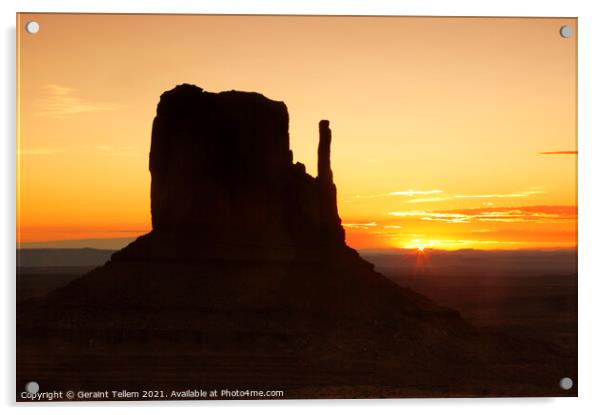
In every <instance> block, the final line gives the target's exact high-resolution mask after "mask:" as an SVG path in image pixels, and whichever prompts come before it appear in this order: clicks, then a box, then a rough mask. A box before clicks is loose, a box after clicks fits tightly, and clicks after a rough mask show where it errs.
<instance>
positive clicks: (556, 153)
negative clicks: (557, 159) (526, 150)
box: [538, 150, 577, 155]
mask: <svg viewBox="0 0 602 415" xmlns="http://www.w3.org/2000/svg"><path fill="white" fill-rule="evenodd" d="M538 154H543V155H559V154H572V155H574V154H577V152H576V151H572V150H563V151H542V152H541V153H538Z"/></svg>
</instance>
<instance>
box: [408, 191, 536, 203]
mask: <svg viewBox="0 0 602 415" xmlns="http://www.w3.org/2000/svg"><path fill="white" fill-rule="evenodd" d="M541 193H544V191H543V190H525V191H523V192H516V193H501V194H495V193H492V194H482V195H450V196H441V197H427V198H417V199H410V200H407V201H406V202H405V203H429V202H442V201H445V200H453V199H511V198H517V197H528V196H531V195H537V194H541Z"/></svg>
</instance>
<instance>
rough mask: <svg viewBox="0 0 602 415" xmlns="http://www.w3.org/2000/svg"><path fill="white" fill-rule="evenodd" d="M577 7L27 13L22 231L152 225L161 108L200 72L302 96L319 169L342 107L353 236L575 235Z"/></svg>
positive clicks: (310, 151) (114, 234) (430, 240)
mask: <svg viewBox="0 0 602 415" xmlns="http://www.w3.org/2000/svg"><path fill="white" fill-rule="evenodd" d="M29 20H36V21H38V22H39V23H40V31H39V33H38V34H36V35H30V34H28V33H26V32H25V30H24V26H25V23H26V22H27V21H29ZM565 24H568V25H571V26H573V29H574V32H575V34H576V32H577V27H576V26H577V20H576V19H525V18H522V19H518V18H485V19H479V18H422V17H421V18H394V17H382V18H376V17H297V16H288V17H284V16H280V17H269V16H228V17H223V16H185V15H163V16H160V15H78V14H68V15H65V14H21V15H19V16H18V21H17V37H18V40H17V41H18V60H17V62H18V100H19V102H18V105H19V106H18V117H19V118H18V140H19V141H18V153H19V154H18V169H19V171H18V180H19V183H18V193H19V194H18V197H17V201H18V230H17V235H18V241H19V242H34V241H36V242H40V241H52V240H66V239H90V238H122V237H131V236H136V235H140V234H142V233H144V232H146V231H148V230H149V229H150V201H149V191H150V174H149V172H148V151H149V145H150V133H151V124H152V119H153V117H154V114H155V109H156V105H157V102H158V99H159V96H160V94H161V93H162V92H163V91H165V90H168V89H171V88H173V87H174V86H175V85H177V84H180V83H184V82H187V83H194V84H196V85H198V86H200V87H202V88H204V89H206V90H209V91H214V92H217V91H221V90H230V89H237V90H244V91H258V92H261V93H263V94H264V95H266V96H267V97H269V98H271V99H275V100H281V101H284V102H286V104H287V106H288V109H289V114H290V135H291V147H292V149H293V152H294V155H295V161H301V162H303V163H305V165H306V166H307V170H308V172H309V173H310V174H315V171H316V159H317V154H316V152H317V142H318V127H317V125H318V121H319V120H320V119H324V118H326V119H329V120H330V121H331V128H332V131H333V148H332V166H333V170H334V176H335V182H336V183H337V187H338V199H339V211H340V214H341V217H342V219H343V222H344V224H345V227H346V231H347V240H348V242H349V243H350V244H351V245H352V246H353V247H356V248H384V247H416V246H419V245H422V246H425V247H433V248H442V249H457V248H481V249H520V248H540V247H549V248H551V247H574V246H576V244H577V235H576V232H577V224H576V221H577V211H576V209H577V207H576V200H577V199H576V191H577V188H576V183H577V177H576V175H577V169H576V166H577V165H576V163H577V156H576V151H577V136H576V105H577V104H576V86H577V85H576V69H577V68H576V54H577V46H576V44H577V43H576V35H575V36H573V37H572V38H569V39H564V38H561V37H560V36H559V28H560V26H562V25H565Z"/></svg>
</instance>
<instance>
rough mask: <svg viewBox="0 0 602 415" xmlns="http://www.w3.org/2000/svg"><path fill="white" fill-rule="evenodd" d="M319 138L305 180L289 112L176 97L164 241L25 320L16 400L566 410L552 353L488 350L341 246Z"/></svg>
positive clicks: (130, 251) (162, 212)
mask: <svg viewBox="0 0 602 415" xmlns="http://www.w3.org/2000/svg"><path fill="white" fill-rule="evenodd" d="M318 132H319V143H318V175H317V177H315V178H314V177H312V176H310V175H308V174H307V173H306V172H305V167H304V165H303V164H301V163H293V154H292V151H291V150H290V146H289V135H288V112H287V108H286V106H285V104H284V103H282V102H277V101H272V100H270V99H268V98H266V97H264V96H263V95H260V94H257V93H248V92H238V91H228V92H221V93H210V92H206V91H203V90H202V89H201V88H199V87H196V86H193V85H188V84H184V85H179V86H177V87H176V88H174V89H172V90H171V91H168V92H165V93H164V94H163V95H162V96H161V100H160V102H159V105H158V108H157V115H156V117H155V120H154V122H153V129H152V141H151V150H150V172H151V176H152V185H151V212H152V225H153V230H152V231H151V232H150V233H148V234H147V235H144V236H141V237H139V238H138V239H137V240H135V241H134V242H132V243H131V244H130V245H128V246H127V247H125V248H124V249H122V250H120V251H118V252H116V253H114V254H113V256H112V258H111V260H110V261H108V262H107V263H106V264H105V265H103V266H102V267H99V268H97V269H95V270H93V271H91V272H89V273H88V274H86V275H84V276H83V277H81V278H79V279H77V280H75V281H73V282H72V283H70V284H68V285H67V286H65V287H63V288H60V289H57V290H55V291H54V292H52V293H50V294H48V295H46V296H45V297H42V298H38V299H33V300H29V301H26V302H24V303H21V304H19V305H18V307H17V334H18V337H17V342H18V346H17V387H18V388H19V385H21V383H23V384H24V383H25V382H27V381H29V380H31V379H35V380H36V381H38V383H40V384H41V385H42V387H43V388H46V389H50V388H60V389H63V390H67V389H78V388H79V389H86V388H87V389H90V390H91V389H105V388H107V387H114V388H133V389H134V390H135V389H136V388H139V389H140V388H153V389H157V388H168V389H179V388H181V389H187V388H195V387H196V388H200V387H205V388H208V389H212V388H218V387H220V386H221V387H229V388H235V387H238V388H240V389H249V388H251V389H252V388H257V389H262V388H269V389H282V390H285V391H286V395H285V397H288V398H293V397H314V398H316V397H403V396H478V395H486V396H487V395H502V396H508V395H513V396H527V395H539V396H541V395H548V396H556V395H558V394H559V393H561V392H560V391H559V390H558V387H557V384H558V379H560V378H561V377H564V376H567V374H568V372H567V370H566V369H567V367H573V366H571V365H569V364H568V363H566V359H565V360H563V359H559V358H558V356H557V354H555V353H551V352H550V351H549V349H548V348H547V346H546V345H541V344H537V343H533V342H526V341H524V340H519V339H514V338H505V337H501V336H492V335H487V334H483V333H478V332H477V331H475V330H474V329H473V328H472V327H470V326H469V325H468V324H466V323H465V322H464V320H463V319H462V318H461V317H460V316H459V314H458V313H457V312H455V311H453V310H450V309H447V308H443V307H440V306H438V305H436V304H434V303H433V302H432V301H430V300H428V299H427V298H425V297H423V296H421V295H419V294H417V293H415V292H413V291H411V290H408V289H405V288H402V287H399V286H397V285H395V284H394V283H392V282H391V281H389V280H388V279H387V278H385V277H384V276H383V275H381V274H379V273H377V272H375V271H374V270H373V267H372V265H371V264H370V263H368V262H366V261H365V260H363V259H362V258H361V257H360V256H359V255H358V254H357V252H356V251H354V250H353V249H351V248H350V247H348V246H347V245H346V244H345V235H344V230H343V228H342V226H341V219H340V217H339V214H338V211H337V203H336V186H335V184H334V182H333V173H332V170H331V167H330V144H331V130H330V127H329V122H328V121H325V120H323V121H320V123H319V128H318ZM571 364H572V363H571ZM572 392H574V391H572ZM572 392H567V393H572Z"/></svg>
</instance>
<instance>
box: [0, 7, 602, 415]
mask: <svg viewBox="0 0 602 415" xmlns="http://www.w3.org/2000/svg"><path fill="white" fill-rule="evenodd" d="M598 3H600V2H598V1H595V0H589V1H588V0H565V1H556V0H551V1H527V0H503V1H497V0H496V1H478V0H474V1H468V0H456V1H453V0H420V1H419V0H413V1H412V0H407V1H402V0H364V1H360V0H304V1H303V0H289V1H284V0H280V1H278V0H272V1H268V0H263V1H251V0H249V1H243V0H230V1H226V0H222V1H203V0H197V1H194V2H191V1H185V0H169V1H156V2H153V1H149V0H145V1H142V0H138V1H137V0H103V1H87V2H86V1H81V0H80V1H75V0H71V1H65V0H55V1H52V2H47V1H41V0H38V1H26V0H24V1H10V0H3V1H2V2H0V7H1V8H2V14H1V19H2V29H3V35H4V36H3V42H2V49H3V52H2V55H1V56H2V61H3V64H2V65H1V71H2V77H1V81H2V83H3V85H2V86H3V87H2V89H1V91H3V94H4V96H3V97H2V99H0V106H1V107H2V111H0V114H1V116H2V122H1V123H0V125H2V126H3V128H4V129H5V130H4V131H5V135H4V137H3V138H4V139H3V140H2V145H3V148H2V150H3V151H2V163H1V164H2V166H1V175H2V181H1V183H2V191H3V198H2V200H3V202H2V203H1V204H0V210H1V212H2V214H1V215H0V220H1V221H0V224H1V226H2V228H1V230H2V238H1V242H0V243H1V249H0V255H1V257H0V263H1V264H2V265H3V270H4V272H3V274H2V276H1V277H0V280H1V281H2V290H1V293H2V296H3V300H4V301H0V303H1V304H2V305H1V306H0V309H1V310H2V320H1V322H0V324H1V327H2V341H1V342H0V348H1V351H2V353H1V355H0V356H1V357H0V358H1V359H2V360H1V361H0V368H2V372H3V373H2V374H1V375H0V403H1V404H2V405H3V406H8V408H6V409H8V412H11V413H12V411H16V410H19V412H20V413H29V412H32V413H33V412H34V411H40V410H41V409H42V410H44V411H45V412H48V413H56V414H64V413H81V412H82V410H85V411H86V412H91V413H98V414H103V415H104V414H106V406H107V404H102V405H100V404H94V403H91V404H70V405H65V404H54V405H44V407H43V408H40V407H39V406H38V407H31V405H20V406H21V408H18V407H16V406H15V404H13V401H14V292H15V285H14V269H15V13H16V12H17V11H22V12H42V11H47V12H104V13H111V12H112V13H132V12H136V13H141V12H143V13H224V14H345V15H423V16H424V15H435V16H550V17H578V18H579V276H580V281H579V323H580V331H579V395H580V397H579V398H562V399H472V400H471V399H439V400H433V399H427V400H416V399H414V400H375V401H358V400H352V401H310V400H307V401H262V402H242V401H232V402H177V403H173V402H171V403H170V402H168V403H163V402H155V403H151V404H144V403H142V404H132V403H129V404H124V403H111V404H109V405H108V406H110V408H111V409H110V410H111V412H115V413H130V412H132V410H136V407H140V406H142V405H144V408H137V410H138V411H140V412H142V411H144V413H151V414H154V413H164V412H165V411H166V407H170V406H177V410H178V411H187V412H188V411H195V412H198V411H208V410H211V411H226V412H233V411H234V410H244V411H245V412H247V411H248V412H250V413H251V414H253V413H261V414H264V413H266V412H278V413H280V412H283V411H286V412H287V413H288V412H290V413H305V412H307V411H315V410H329V411H332V410H335V409H341V410H344V411H345V412H348V413H364V412H366V411H367V410H369V411H377V412H389V411H390V412H393V411H394V412H395V413H400V411H416V410H419V411H424V412H426V413H440V412H443V411H444V412H446V413H448V414H456V413H457V414H463V415H466V414H472V413H479V414H480V413H482V412H485V411H486V412H488V413H491V414H497V413H500V414H501V413H503V414H506V413H508V412H515V411H518V412H527V411H530V412H531V411H537V412H540V411H542V412H543V411H545V413H546V414H563V415H566V414H567V413H569V412H571V413H574V412H575V411H577V412H583V413H589V412H596V411H599V410H600V408H601V407H602V398H600V397H599V396H600V395H601V393H600V391H599V389H600V388H601V387H602V382H600V381H599V380H598V379H600V372H599V371H600V370H602V364H601V358H600V353H602V352H601V351H602V344H601V335H600V330H599V327H600V322H599V321H598V317H599V316H602V310H601V306H600V305H601V304H602V301H601V297H602V284H601V283H600V281H601V278H602V272H601V271H602V270H601V267H600V263H599V258H600V257H601V255H600V253H599V252H600V250H601V249H602V247H601V245H602V243H601V242H600V234H601V232H600V231H601V226H600V215H599V213H600V212H602V209H601V208H600V207H601V206H600V205H601V203H600V202H601V197H600V192H601V191H600V190H599V189H600V183H599V182H600V179H602V172H601V171H600V170H601V167H600V166H601V165H602V163H601V162H599V160H597V158H598V157H599V156H600V148H601V147H600V142H599V140H600V139H602V128H601V126H600V123H599V122H597V121H598V119H599V118H600V114H601V111H602V105H601V98H602V88H601V81H600V79H601V77H602V75H601V74H602V62H601V51H602V47H601V42H602V14H601V13H600V10H599V9H600V8H599V7H598V6H597V4H598ZM596 116H598V117H597V118H598V119H597V118H596ZM199 407H200V408H199Z"/></svg>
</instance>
